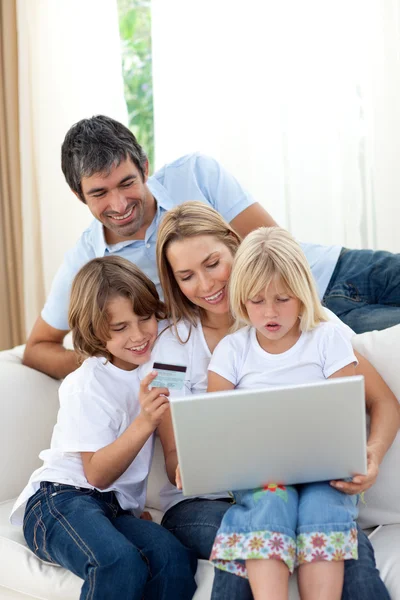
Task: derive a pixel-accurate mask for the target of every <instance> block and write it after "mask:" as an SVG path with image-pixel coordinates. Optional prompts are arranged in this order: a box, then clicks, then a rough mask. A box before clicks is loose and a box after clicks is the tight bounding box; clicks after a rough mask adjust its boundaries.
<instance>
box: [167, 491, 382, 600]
mask: <svg viewBox="0 0 400 600" xmlns="http://www.w3.org/2000/svg"><path fill="white" fill-rule="evenodd" d="M231 505H232V502H231V501H229V500H205V499H202V498H196V499H194V500H184V501H182V502H179V504H176V505H175V506H173V507H172V508H170V509H169V510H168V511H167V512H166V513H165V515H164V518H163V521H162V525H163V526H164V527H166V528H167V529H168V530H169V531H171V532H172V533H173V534H174V535H176V537H177V538H178V539H179V540H180V541H181V542H182V544H184V545H185V546H187V547H189V548H193V550H195V552H196V554H197V556H198V558H203V559H206V560H207V559H208V558H209V556H210V554H211V549H212V546H213V543H214V539H215V536H216V534H217V531H218V529H219V527H220V525H221V521H222V518H223V516H224V514H225V513H226V511H227V510H228V508H229V507H230V506H231ZM344 564H345V569H344V585H343V592H342V600H390V596H389V594H388V592H387V590H386V587H385V585H384V583H383V581H382V580H381V578H380V576H379V571H378V569H377V568H376V564H375V557H374V550H373V548H372V545H371V542H370V541H369V540H368V538H367V536H366V535H365V533H364V532H363V531H362V529H360V528H358V560H346V561H345V563H344ZM252 598H253V596H252V593H251V589H250V585H249V581H248V579H244V578H243V577H236V575H232V574H231V573H228V572H227V571H221V570H220V569H215V577H214V583H213V588H212V594H211V599H212V600H252Z"/></svg>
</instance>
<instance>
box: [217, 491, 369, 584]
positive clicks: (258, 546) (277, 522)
mask: <svg viewBox="0 0 400 600" xmlns="http://www.w3.org/2000/svg"><path fill="white" fill-rule="evenodd" d="M233 495H234V499H235V504H234V505H233V506H231V508H230V509H229V510H228V511H227V512H226V513H225V514H224V516H223V519H222V523H221V526H220V528H219V529H218V532H217V536H216V538H215V542H214V545H213V549H212V553H211V560H212V561H213V562H214V565H215V566H217V567H218V568H220V569H223V570H225V571H230V572H232V573H235V574H236V575H239V576H242V577H245V576H246V574H247V573H246V566H245V561H246V560H247V559H254V558H256V559H278V560H282V561H283V562H284V563H285V564H286V565H287V567H288V569H289V571H290V572H293V570H294V568H295V566H296V565H298V564H303V563H307V562H314V561H315V560H326V561H342V560H350V559H352V558H357V526H356V523H355V519H356V517H357V514H358V510H357V497H356V496H349V495H348V494H343V493H342V492H340V491H339V490H336V489H335V488H333V487H332V486H331V485H329V483H327V482H325V481H321V482H317V483H308V484H304V485H297V486H284V485H277V484H270V485H267V486H265V487H264V488H259V489H256V490H243V491H238V492H234V494H233Z"/></svg>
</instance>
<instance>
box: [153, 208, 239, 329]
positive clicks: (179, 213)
mask: <svg viewBox="0 0 400 600" xmlns="http://www.w3.org/2000/svg"><path fill="white" fill-rule="evenodd" d="M199 235H211V236H213V237H214V238H216V239H217V240H219V241H220V242H222V243H223V244H225V246H226V247H227V248H228V249H229V250H230V252H231V253H232V256H234V255H235V253H236V250H237V249H238V247H239V244H240V237H239V235H238V234H237V233H236V231H235V230H234V229H232V227H231V226H230V225H229V223H227V222H226V221H225V220H224V218H223V217H221V215H220V214H219V213H218V212H217V211H216V210H214V209H213V208H212V207H211V206H209V205H207V204H204V203H203V202H199V201H190V202H184V203H183V204H179V205H178V206H175V208H173V209H172V210H169V211H168V212H167V213H166V214H165V215H164V217H163V219H162V221H161V224H160V227H159V230H158V235H157V248H156V254H157V267H158V273H159V277H160V283H161V287H162V289H163V292H164V301H165V305H166V307H167V312H168V315H169V316H170V317H171V320H172V323H173V324H174V326H175V327H176V324H177V323H178V321H179V320H180V319H186V320H187V321H189V323H191V324H192V325H194V326H196V324H197V319H198V316H199V308H198V307H197V306H196V305H195V304H193V303H192V302H190V300H188V299H187V298H186V296H185V295H184V294H183V293H182V292H181V289H180V287H179V285H178V283H177V281H176V279H175V276H174V273H173V271H172V268H171V265H170V264H169V262H168V259H167V250H168V248H169V246H170V245H171V244H172V243H173V242H176V241H181V240H184V239H186V238H191V237H196V236H199Z"/></svg>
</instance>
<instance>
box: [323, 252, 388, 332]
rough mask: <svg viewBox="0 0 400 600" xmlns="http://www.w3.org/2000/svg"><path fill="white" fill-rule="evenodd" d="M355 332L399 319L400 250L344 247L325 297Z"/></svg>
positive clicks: (328, 306)
mask: <svg viewBox="0 0 400 600" xmlns="http://www.w3.org/2000/svg"><path fill="white" fill-rule="evenodd" d="M322 303H323V305H324V306H326V307H327V308H329V309H330V310H331V311H332V312H334V313H335V314H336V315H337V316H338V317H339V318H340V319H341V320H342V321H343V322H344V323H346V324H347V325H348V326H349V327H351V329H353V331H355V333H364V332H365V331H373V330H374V329H378V330H380V329H386V327H392V326H393V325H397V324H398V323H400V254H392V253H391V252H385V251H383V250H348V249H347V248H343V249H342V252H341V254H340V256H339V260H338V262H337V264H336V267H335V270H334V271H333V274H332V277H331V279H330V281H329V285H328V288H327V290H326V292H325V295H324V297H323V300H322Z"/></svg>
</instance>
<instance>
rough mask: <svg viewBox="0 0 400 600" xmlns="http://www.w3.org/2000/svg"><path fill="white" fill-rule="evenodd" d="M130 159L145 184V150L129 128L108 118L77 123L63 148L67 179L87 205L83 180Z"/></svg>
mask: <svg viewBox="0 0 400 600" xmlns="http://www.w3.org/2000/svg"><path fill="white" fill-rule="evenodd" d="M127 158H130V159H131V160H132V162H133V163H134V165H135V166H136V167H137V169H138V170H139V173H140V174H141V177H142V180H143V181H144V178H145V168H146V162H147V156H146V153H145V152H144V150H143V148H142V147H141V146H140V144H138V142H137V140H136V138H135V136H134V135H133V133H132V132H131V131H130V130H129V129H128V128H127V127H125V125H122V123H119V122H118V121H115V120H114V119H111V118H110V117H105V116H104V115H96V116H94V117H92V118H91V119H82V120H81V121H78V123H75V125H73V126H72V127H71V129H70V130H69V131H68V132H67V135H66V136H65V139H64V142H63V145H62V146H61V168H62V171H63V173H64V177H65V179H66V181H67V183H68V185H69V187H70V188H71V190H72V191H73V192H76V193H77V194H78V196H79V198H80V199H81V200H82V202H84V203H85V204H86V202H85V198H84V196H83V192H82V186H81V182H82V177H91V176H92V175H94V174H96V173H106V174H107V173H109V172H110V171H111V169H112V167H114V166H118V165H119V164H120V163H121V162H123V161H124V160H126V159H127Z"/></svg>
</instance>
